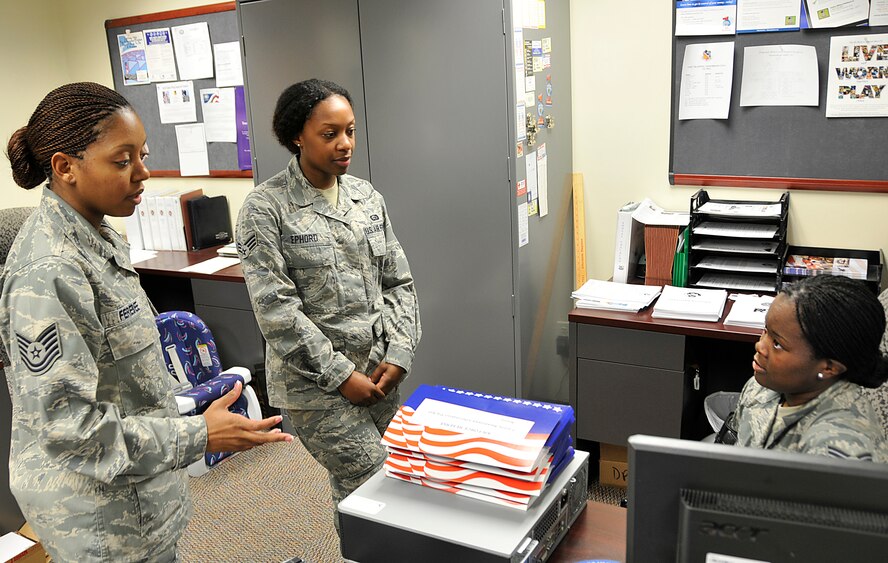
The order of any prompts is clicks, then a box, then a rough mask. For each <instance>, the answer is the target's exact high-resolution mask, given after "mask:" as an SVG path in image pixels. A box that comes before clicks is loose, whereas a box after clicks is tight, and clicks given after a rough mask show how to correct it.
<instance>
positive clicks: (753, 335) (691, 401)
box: [568, 300, 761, 445]
mask: <svg viewBox="0 0 888 563" xmlns="http://www.w3.org/2000/svg"><path fill="white" fill-rule="evenodd" d="M732 304H733V302H732V301H730V300H729V301H728V303H727V304H726V306H725V313H724V315H727V313H728V312H729V311H730V307H731V306H732ZM651 309H652V308H648V309H646V310H644V311H642V312H640V313H623V312H616V311H597V310H592V309H574V310H572V311H571V312H570V314H569V316H568V320H569V321H570V327H569V328H570V351H569V354H570V356H569V370H570V402H571V406H573V408H574V410H575V413H576V418H577V423H576V433H575V434H574V436H575V437H576V438H577V439H581V440H589V441H593V442H604V443H608V444H617V445H625V444H626V439H627V438H628V437H629V436H631V435H632V434H652V435H657V436H668V437H673V438H690V439H700V438H703V437H704V436H706V435H707V434H709V433H711V432H712V430H711V428H710V427H709V424H708V422H707V420H706V417H705V414H704V411H703V399H704V398H705V397H706V396H707V395H709V394H710V393H713V392H715V391H739V390H740V389H741V388H742V386H743V384H744V383H745V382H746V380H748V379H749V378H750V377H751V376H752V368H751V364H752V356H753V354H754V352H755V351H754V343H755V342H756V341H757V340H758V337H759V335H760V333H761V331H760V330H757V329H750V328H743V327H733V326H725V325H724V324H723V323H722V322H721V321H719V322H716V323H707V322H697V321H684V320H672V319H653V318H651ZM723 319H724V316H723V317H722V320H723Z"/></svg>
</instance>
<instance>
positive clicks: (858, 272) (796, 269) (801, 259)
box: [783, 254, 868, 280]
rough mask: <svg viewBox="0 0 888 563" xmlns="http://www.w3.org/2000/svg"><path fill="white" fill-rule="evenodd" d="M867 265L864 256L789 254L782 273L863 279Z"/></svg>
mask: <svg viewBox="0 0 888 563" xmlns="http://www.w3.org/2000/svg"><path fill="white" fill-rule="evenodd" d="M867 266H868V264H867V260H866V258H847V257H839V256H811V255H808V254H790V255H789V256H787V257H786V265H785V266H784V267H783V273H784V274H787V275H792V276H816V275H821V274H828V275H833V276H845V277H848V278H853V279H857V280H865V279H866V274H867Z"/></svg>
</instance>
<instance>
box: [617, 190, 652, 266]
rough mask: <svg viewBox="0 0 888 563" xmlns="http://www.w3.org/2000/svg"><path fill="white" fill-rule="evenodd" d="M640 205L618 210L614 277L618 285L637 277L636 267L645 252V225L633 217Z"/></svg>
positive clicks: (633, 203) (625, 206)
mask: <svg viewBox="0 0 888 563" xmlns="http://www.w3.org/2000/svg"><path fill="white" fill-rule="evenodd" d="M638 205H639V204H638V202H629V203H627V204H626V205H624V206H623V207H621V208H620V209H618V210H617V236H616V241H615V244H614V276H613V279H614V281H615V282H617V283H628V281H629V280H631V279H632V278H633V277H635V266H636V265H637V264H638V259H639V258H641V254H642V253H643V252H644V225H643V224H642V223H640V222H639V221H636V220H635V219H634V218H633V217H632V213H633V212H634V211H635V210H636V209H638Z"/></svg>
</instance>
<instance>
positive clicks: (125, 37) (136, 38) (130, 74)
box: [117, 31, 150, 86]
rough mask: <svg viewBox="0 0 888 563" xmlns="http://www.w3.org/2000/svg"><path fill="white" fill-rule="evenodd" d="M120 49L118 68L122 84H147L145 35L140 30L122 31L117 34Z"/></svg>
mask: <svg viewBox="0 0 888 563" xmlns="http://www.w3.org/2000/svg"><path fill="white" fill-rule="evenodd" d="M117 49H118V51H120V68H121V70H123V84H124V86H134V85H136V84H148V83H149V82H150V79H149V78H148V60H147V58H146V56H145V36H144V35H143V34H142V32H141V31H136V32H133V33H122V34H120V35H118V36H117Z"/></svg>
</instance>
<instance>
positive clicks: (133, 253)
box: [129, 247, 157, 264]
mask: <svg viewBox="0 0 888 563" xmlns="http://www.w3.org/2000/svg"><path fill="white" fill-rule="evenodd" d="M129 254H130V264H138V263H139V262H144V261H145V260H151V259H152V258H157V252H155V251H154V250H143V249H141V248H133V247H130V253H129Z"/></svg>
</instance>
